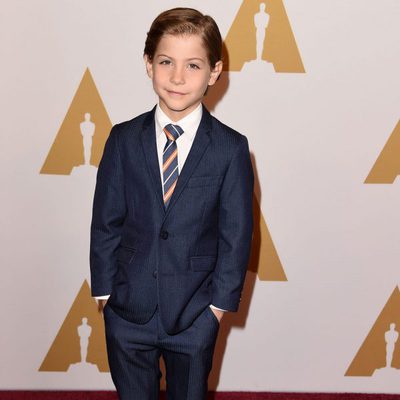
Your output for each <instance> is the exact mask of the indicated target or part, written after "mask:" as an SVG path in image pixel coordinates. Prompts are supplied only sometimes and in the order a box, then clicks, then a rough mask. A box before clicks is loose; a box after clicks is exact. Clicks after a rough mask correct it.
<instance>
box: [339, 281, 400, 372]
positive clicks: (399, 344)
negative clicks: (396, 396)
mask: <svg viewBox="0 0 400 400" xmlns="http://www.w3.org/2000/svg"><path fill="white" fill-rule="evenodd" d="M399 331H400V290H399V288H398V287H397V286H396V288H395V289H394V291H393V293H392V295H391V296H390V298H389V300H388V301H387V303H386V305H385V306H384V307H383V310H382V311H381V313H380V314H379V316H378V318H377V320H376V321H375V324H374V325H373V326H372V328H371V330H370V331H369V333H368V335H367V337H366V338H365V340H364V342H363V344H362V345H361V347H360V349H359V350H358V352H357V354H356V356H355V357H354V359H353V361H352V362H351V364H350V366H349V368H348V369H347V371H346V374H345V375H346V376H372V377H374V378H381V377H382V378H384V379H385V378H390V377H393V378H395V379H398V378H399V377H400V340H399Z"/></svg>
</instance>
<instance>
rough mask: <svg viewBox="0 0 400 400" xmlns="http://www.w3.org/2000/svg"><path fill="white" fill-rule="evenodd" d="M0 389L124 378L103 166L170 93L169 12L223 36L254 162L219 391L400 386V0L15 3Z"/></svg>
mask: <svg viewBox="0 0 400 400" xmlns="http://www.w3.org/2000/svg"><path fill="white" fill-rule="evenodd" d="M0 5H1V11H0V43H1V66H0V83H1V85H0V86H1V90H0V110H1V115H2V118H1V136H0V140H1V141H0V146H1V159H0V162H1V169H0V171H1V172H0V176H1V187H2V190H1V211H0V218H1V220H0V221H1V252H0V261H1V270H2V273H1V279H0V292H1V307H0V309H1V329H0V389H38V390H39V389H41V390H43V389H66V390H76V389H90V390H92V389H93V390H95V389H96V390H101V389H113V385H112V381H111V378H110V374H109V368H108V363H107V356H106V348H105V338H104V325H103V318H102V315H101V314H100V313H99V311H98V308H97V304H96V302H95V300H94V299H93V298H91V295H90V279H89V278H90V276H89V256H88V253H89V228H90V220H91V206H92V200H93V190H94V186H95V180H96V172H97V167H98V165H99V161H100V159H101V156H102V152H103V148H104V143H105V141H106V139H107V137H108V134H109V132H110V129H111V126H112V125H113V124H115V123H118V122H121V121H124V120H127V119H131V118H132V117H134V116H136V115H138V114H140V113H142V112H145V111H147V110H149V109H151V108H152V107H153V106H154V104H155V103H156V101H157V99H156V97H155V95H154V93H153V90H152V84H151V82H150V80H149V79H148V77H147V75H146V73H145V68H144V63H143V59H142V55H143V48H144V41H145V37H146V33H147V31H148V29H149V27H150V24H151V22H152V20H153V19H154V18H155V17H156V16H157V15H158V14H159V13H160V12H161V11H163V10H165V9H167V8H171V7H176V6H187V7H193V8H197V9H199V10H200V11H202V12H204V13H206V14H210V15H211V16H213V17H214V18H215V19H216V21H217V23H218V24H219V26H220V30H221V33H222V36H223V38H224V62H225V65H224V72H223V74H222V76H221V78H220V80H219V81H218V83H217V84H216V86H215V87H214V88H212V89H211V90H210V91H209V93H208V94H207V96H206V99H205V104H206V106H207V107H208V108H209V109H210V111H211V112H212V113H213V114H214V115H215V116H216V117H217V118H219V119H221V120H222V121H223V122H225V123H227V124H228V125H230V126H232V127H234V128H235V129H236V130H238V131H240V132H242V133H244V134H245V135H246V136H247V137H248V139H249V144H250V150H251V153H252V161H253V165H254V169H255V171H256V186H255V193H254V206H255V207H254V221H255V232H254V243H253V250H252V256H251V262H250V264H249V270H248V274H247V278H246V284H245V290H244V294H243V300H242V303H241V307H240V311H239V312H238V313H235V314H228V315H227V316H226V317H225V319H224V321H223V322H222V325H221V329H220V335H219V338H218V344H217V350H216V355H215V361H214V367H213V371H212V374H211V377H210V387H211V388H212V389H215V388H217V389H218V390H246V391H253V390H254V391H327V392H330V391H350V392H353V391H357V392H394V393H400V379H399V378H400V339H399V332H400V290H399V285H400V202H399V200H400V181H399V179H397V177H398V175H399V174H400V122H399V119H400V90H399V89H400V78H399V71H400V24H399V20H400V2H399V1H398V0H381V1H379V2H376V1H372V0H363V1H361V0H351V1H333V0H265V1H259V0H221V1H215V0H214V1H211V0H203V1H201V2H199V1H189V0H188V1H169V0H163V1H155V0H150V1H147V2H146V3H145V4H144V3H141V2H137V1H133V0H120V1H113V2H111V1H106V0H83V1H82V0H79V1H78V0H58V1H52V0H35V1H26V0H25V1H23V0H1V1H0Z"/></svg>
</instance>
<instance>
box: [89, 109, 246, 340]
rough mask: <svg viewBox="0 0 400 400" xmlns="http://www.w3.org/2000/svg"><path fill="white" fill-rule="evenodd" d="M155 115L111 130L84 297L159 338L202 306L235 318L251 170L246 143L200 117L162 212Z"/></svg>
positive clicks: (99, 181)
mask: <svg viewBox="0 0 400 400" xmlns="http://www.w3.org/2000/svg"><path fill="white" fill-rule="evenodd" d="M154 112H155V108H154V109H153V110H152V111H150V112H147V113H145V114H142V115H140V116H138V117H136V118H134V119H132V120H130V121H127V122H123V123H121V124H118V125H115V126H114V127H113V128H112V130H111V133H110V135H109V137H108V140H107V142H106V145H105V148H104V154H103V157H102V160H101V162H100V165H99V169H98V173H97V183H96V190H95V195H94V202H93V215H92V224H91V245H90V268H91V285H92V295H93V296H101V295H104V294H109V293H111V296H110V298H109V300H108V304H109V306H110V307H111V308H112V309H113V310H114V311H115V312H116V313H117V314H119V315H120V316H121V317H123V318H125V319H127V320H129V321H132V322H134V323H138V324H142V323H146V322H147V321H148V320H149V319H150V318H151V317H152V315H153V314H154V312H155V310H156V308H157V306H158V308H159V312H160V317H161V320H162V322H163V325H164V328H165V330H166V332H168V333H169V334H174V333H177V332H179V331H182V330H184V329H185V328H187V327H188V326H190V324H191V323H192V321H193V320H194V319H195V318H196V317H197V315H198V314H199V313H200V312H201V311H202V310H203V309H204V308H205V307H206V306H208V305H209V304H210V303H212V304H214V305H215V306H216V307H219V308H222V309H225V310H229V311H236V310H237V308H238V305H239V301H240V296H241V291H242V287H243V282H244V277H245V273H246V268H247V262H248V258H249V253H250V247H251V238H252V195H253V170H252V166H251V162H250V155H249V148H248V143H247V139H246V138H245V136H243V135H241V134H239V133H238V132H236V131H234V130H233V129H231V128H229V127H227V126H226V125H224V124H222V123H221V122H220V121H218V120H217V119H216V118H214V117H212V116H211V115H210V113H209V112H208V111H207V110H206V109H205V108H204V107H203V116H202V120H201V122H200V126H199V128H198V131H197V133H196V136H195V139H194V142H193V145H192V148H191V150H190V153H189V155H188V157H187V159H186V162H185V165H184V167H183V169H182V171H181V173H180V175H179V179H178V183H177V185H176V188H175V190H174V193H173V195H172V198H171V201H170V203H169V206H168V208H167V209H166V210H165V209H164V205H163V194H162V184H161V179H160V169H159V165H158V159H157V149H156V135H155V121H154Z"/></svg>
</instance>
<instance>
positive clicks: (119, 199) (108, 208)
mask: <svg viewBox="0 0 400 400" xmlns="http://www.w3.org/2000/svg"><path fill="white" fill-rule="evenodd" d="M117 129H118V128H117V127H116V126H115V127H113V129H112V130H111V132H110V135H109V137H108V139H107V142H106V145H105V147H104V153H103V157H102V159H101V162H100V165H99V170H98V172H97V182H96V190H95V194H94V200H93V215H92V224H91V237H90V272H91V285H92V295H93V296H104V295H109V294H110V293H111V288H112V282H113V278H114V276H115V274H116V272H117V262H116V257H115V250H116V249H117V247H118V245H119V243H120V241H121V232H122V226H123V222H124V219H125V215H126V212H127V209H126V204H125V193H124V180H123V170H122V163H121V154H120V151H119V147H118V135H117Z"/></svg>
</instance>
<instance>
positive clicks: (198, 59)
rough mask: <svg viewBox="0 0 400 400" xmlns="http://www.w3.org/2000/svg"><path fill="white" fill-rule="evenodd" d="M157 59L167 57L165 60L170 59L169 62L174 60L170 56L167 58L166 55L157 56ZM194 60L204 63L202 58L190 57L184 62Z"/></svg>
mask: <svg viewBox="0 0 400 400" xmlns="http://www.w3.org/2000/svg"><path fill="white" fill-rule="evenodd" d="M157 57H167V58H170V59H171V60H173V59H174V58H173V57H171V56H169V55H167V54H158V55H157ZM194 60H197V61H202V62H205V61H204V60H203V59H202V58H200V57H191V58H188V59H186V60H185V61H194Z"/></svg>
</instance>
